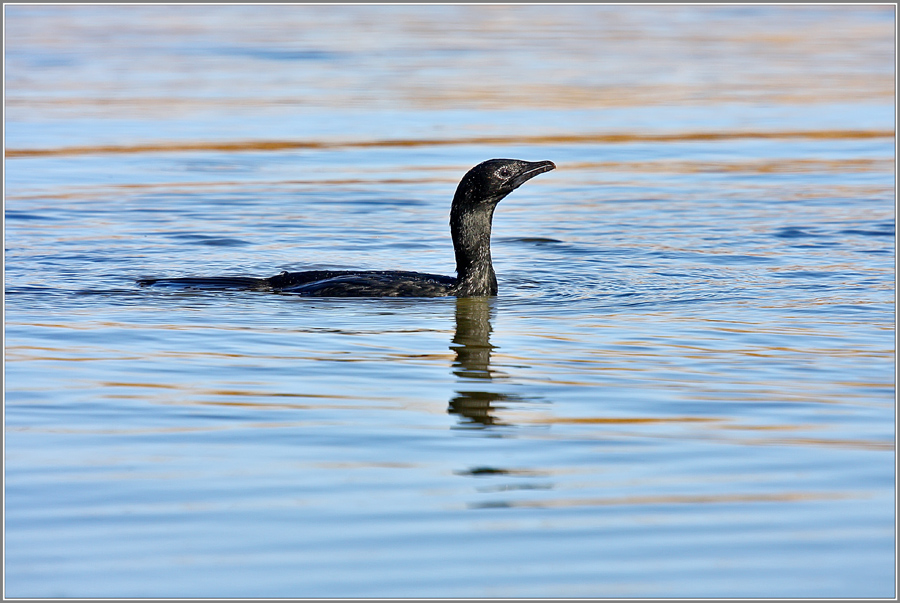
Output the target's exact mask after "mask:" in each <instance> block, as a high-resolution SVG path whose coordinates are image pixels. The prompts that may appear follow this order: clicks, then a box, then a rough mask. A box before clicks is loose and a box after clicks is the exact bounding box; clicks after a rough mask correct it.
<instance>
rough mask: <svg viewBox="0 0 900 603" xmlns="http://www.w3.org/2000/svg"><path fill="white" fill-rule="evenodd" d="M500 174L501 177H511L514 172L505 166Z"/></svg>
mask: <svg viewBox="0 0 900 603" xmlns="http://www.w3.org/2000/svg"><path fill="white" fill-rule="evenodd" d="M498 174H500V177H501V178H509V177H510V175H511V174H512V173H511V172H510V171H509V168H503V169H502V170H500V171H499V172H498Z"/></svg>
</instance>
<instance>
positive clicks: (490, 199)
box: [453, 159, 556, 209]
mask: <svg viewBox="0 0 900 603" xmlns="http://www.w3.org/2000/svg"><path fill="white" fill-rule="evenodd" d="M555 167H556V165H554V163H553V162H552V161H522V160H521V159H489V160H487V161H484V162H482V163H479V164H478V165H476V166H475V167H473V168H472V169H471V170H469V171H468V172H467V173H466V175H465V176H463V179H462V180H461V181H460V183H459V186H458V187H457V189H456V196H455V197H454V198H453V205H454V206H457V205H458V206H459V209H463V208H475V207H478V206H482V205H489V206H493V205H496V204H497V203H498V202H499V201H500V200H501V199H503V198H504V197H505V196H506V195H508V194H510V193H511V192H513V191H514V190H516V189H517V188H519V187H520V186H522V184H524V183H525V182H527V181H528V180H531V179H532V178H534V177H535V176H537V175H538V174H543V173H544V172H549V171H550V170H552V169H554V168H555Z"/></svg>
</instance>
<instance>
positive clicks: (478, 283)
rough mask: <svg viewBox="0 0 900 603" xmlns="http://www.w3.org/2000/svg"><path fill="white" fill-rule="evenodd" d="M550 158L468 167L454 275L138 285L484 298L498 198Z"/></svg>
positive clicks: (345, 274) (548, 166)
mask: <svg viewBox="0 0 900 603" xmlns="http://www.w3.org/2000/svg"><path fill="white" fill-rule="evenodd" d="M555 167H556V165H554V163H553V162H552V161H522V160H519V159H490V160H488V161H485V162H483V163H480V164H478V165H476V166H475V167H473V168H472V169H471V170H469V171H468V172H467V173H466V175H465V176H463V178H462V180H461V181H460V183H459V186H458V187H457V189H456V194H455V195H454V196H453V205H452V206H451V207H450V235H451V237H452V238H453V248H454V250H455V251H456V277H455V278H454V277H452V276H442V275H439V274H423V273H420V272H403V271H396V270H308V271H304V272H282V273H281V274H278V275H276V276H273V277H270V278H253V277H211V278H200V277H198V278H192V277H188V278H148V279H141V280H139V281H138V284H139V285H141V286H151V285H167V286H176V287H183V288H189V289H246V290H259V291H278V292H285V293H296V294H299V295H311V296H318V297H444V296H451V295H455V296H457V297H482V296H490V295H497V276H496V274H494V266H493V264H492V263H491V221H492V220H493V217H494V208H496V207H497V203H499V202H500V200H501V199H503V198H504V197H506V196H507V195H508V194H510V193H511V192H513V191H514V190H516V189H517V188H518V187H520V186H521V185H522V184H523V183H525V182H526V181H528V180H530V179H531V178H534V177H535V176H537V175H538V174H542V173H544V172H548V171H550V170H552V169H554V168H555Z"/></svg>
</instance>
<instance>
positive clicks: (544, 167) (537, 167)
mask: <svg viewBox="0 0 900 603" xmlns="http://www.w3.org/2000/svg"><path fill="white" fill-rule="evenodd" d="M555 168H556V164H555V163H553V162H552V161H530V162H528V163H527V164H526V166H525V171H523V172H522V173H521V174H519V175H518V176H516V177H515V178H514V179H513V180H512V183H511V184H512V185H513V188H519V187H520V186H522V185H523V184H525V182H527V181H529V180H531V179H532V178H534V177H535V176H537V175H538V174H543V173H544V172H549V171H550V170H552V169H555Z"/></svg>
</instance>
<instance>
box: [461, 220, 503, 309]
mask: <svg viewBox="0 0 900 603" xmlns="http://www.w3.org/2000/svg"><path fill="white" fill-rule="evenodd" d="M455 210H456V208H454V210H453V211H451V212H450V234H451V236H452V237H453V248H454V250H455V251H456V294H457V295H460V296H464V297H480V296H489V295H497V275H496V274H494V266H493V264H492V263H491V221H492V220H493V217H494V206H493V204H490V205H487V206H485V207H482V208H479V209H477V210H475V211H467V212H461V211H455Z"/></svg>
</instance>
